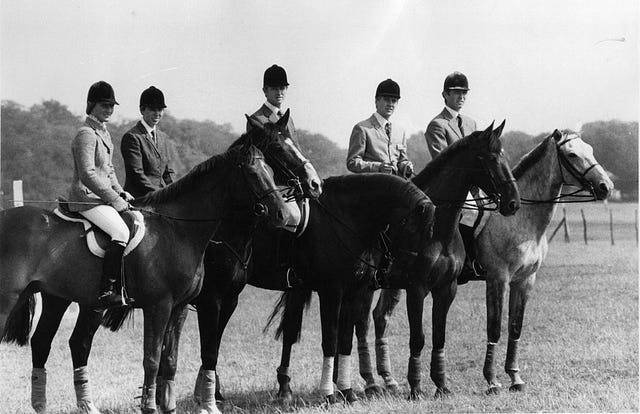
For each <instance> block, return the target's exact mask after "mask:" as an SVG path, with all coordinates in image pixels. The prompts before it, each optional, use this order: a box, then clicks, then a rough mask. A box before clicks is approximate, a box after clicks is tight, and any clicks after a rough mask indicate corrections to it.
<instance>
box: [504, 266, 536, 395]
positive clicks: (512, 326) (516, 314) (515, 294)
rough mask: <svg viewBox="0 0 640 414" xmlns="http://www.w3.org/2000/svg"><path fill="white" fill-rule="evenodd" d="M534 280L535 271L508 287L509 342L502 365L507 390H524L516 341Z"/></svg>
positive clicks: (512, 282) (518, 339) (518, 337)
mask: <svg viewBox="0 0 640 414" xmlns="http://www.w3.org/2000/svg"><path fill="white" fill-rule="evenodd" d="M535 280H536V274H535V273H533V274H532V275H530V276H529V277H527V278H524V279H522V280H515V281H514V280H512V281H511V286H510V289H509V343H508V344H507V360H506V362H505V365H504V370H505V371H506V372H507V374H509V377H511V386H510V387H509V391H524V381H523V380H522V378H520V368H519V367H518V342H519V341H520V334H521V333H522V322H523V320H524V310H525V307H526V305H527V301H528V300H529V295H530V294H531V290H532V289H533V285H534V283H535Z"/></svg>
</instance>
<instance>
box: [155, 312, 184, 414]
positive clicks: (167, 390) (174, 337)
mask: <svg viewBox="0 0 640 414" xmlns="http://www.w3.org/2000/svg"><path fill="white" fill-rule="evenodd" d="M187 312H188V310H187V307H186V306H178V307H176V308H175V309H174V310H173V313H172V315H171V319H170V320H169V324H168V325H167V330H166V332H165V335H164V341H163V347H162V353H161V356H160V366H159V368H158V375H157V376H156V387H157V390H156V392H157V393H156V403H157V404H158V405H159V406H160V410H162V412H163V413H174V412H175V411H176V393H175V375H176V369H177V367H178V345H179V343H180V334H181V332H182V327H183V326H184V322H185V320H186V319H187Z"/></svg>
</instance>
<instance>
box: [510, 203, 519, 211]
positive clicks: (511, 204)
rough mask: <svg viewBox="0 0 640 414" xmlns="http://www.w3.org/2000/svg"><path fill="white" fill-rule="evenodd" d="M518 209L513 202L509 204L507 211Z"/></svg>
mask: <svg viewBox="0 0 640 414" xmlns="http://www.w3.org/2000/svg"><path fill="white" fill-rule="evenodd" d="M517 209H518V205H517V203H516V202H515V201H512V202H510V203H509V210H511V211H516V210H517Z"/></svg>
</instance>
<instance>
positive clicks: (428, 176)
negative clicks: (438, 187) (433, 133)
mask: <svg viewBox="0 0 640 414" xmlns="http://www.w3.org/2000/svg"><path fill="white" fill-rule="evenodd" d="M480 133H482V131H475V132H473V133H471V134H469V135H467V136H466V137H464V138H461V139H459V140H457V141H455V142H453V143H452V144H451V145H449V146H448V147H446V148H445V149H444V150H442V152H441V153H440V154H438V156H437V157H435V158H434V159H432V160H431V161H430V162H429V163H428V164H427V165H426V166H425V167H424V168H423V169H422V171H420V172H419V173H418V174H417V175H416V176H415V177H413V178H412V179H411V181H413V183H414V184H416V185H417V186H418V187H420V188H423V187H424V185H425V184H426V183H428V182H430V181H431V180H433V178H434V177H435V176H436V175H437V174H438V173H439V172H440V171H442V170H444V168H445V166H447V165H449V164H451V159H452V158H453V157H455V156H456V155H457V154H458V153H459V152H465V151H466V150H467V149H468V148H469V147H471V145H472V143H473V138H471V139H469V137H472V136H475V135H477V134H480Z"/></svg>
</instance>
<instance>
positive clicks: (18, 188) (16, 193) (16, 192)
mask: <svg viewBox="0 0 640 414" xmlns="http://www.w3.org/2000/svg"><path fill="white" fill-rule="evenodd" d="M23 205H24V196H23V195H22V180H14V181H13V206H14V207H21V206H23Z"/></svg>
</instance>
